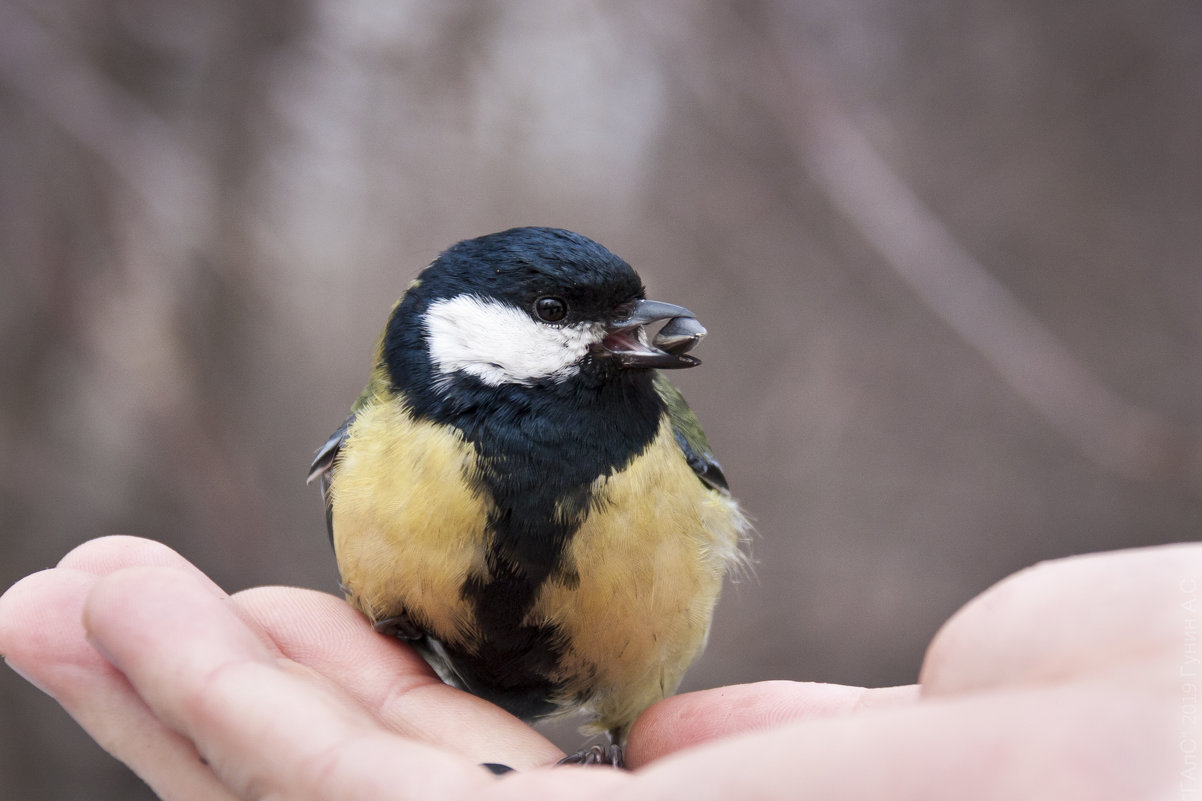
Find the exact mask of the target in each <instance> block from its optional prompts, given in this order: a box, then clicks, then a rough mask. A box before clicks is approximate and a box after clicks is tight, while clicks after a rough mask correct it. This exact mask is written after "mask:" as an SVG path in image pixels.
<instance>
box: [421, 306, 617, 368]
mask: <svg viewBox="0 0 1202 801" xmlns="http://www.w3.org/2000/svg"><path fill="white" fill-rule="evenodd" d="M423 324H424V326H425V329H426V342H427V343H428V346H429V349H430V358H431V359H432V360H433V362H434V364H435V366H436V367H438V369H439V371H440V372H442V373H443V375H446V376H448V377H449V376H451V375H452V374H454V373H458V372H463V373H467V374H469V375H473V376H475V377H476V378H478V379H480V380H481V381H483V382H484V383H486V384H489V385H491V386H499V385H501V384H532V383H534V382H535V381H538V380H541V379H547V378H550V379H552V380H555V381H563V380H565V379H567V378H570V377H571V376H573V375H576V373H578V372H579V371H580V361H581V359H583V358H584V356H585V354H586V353H588V349H589V347H590V346H591V345H593V344H594V343H596V342H600V341H601V339H602V337H603V336H604V333H605V332H604V330H603V327H602V326H601V325H600V324H598V323H577V324H576V325H567V326H562V327H556V326H553V325H546V324H543V323H539V322H536V321H535V320H534V319H532V318H531V317H530V315H528V314H527V313H526V312H524V311H522V310H521V309H515V308H514V307H512V306H508V305H506V304H504V303H499V302H497V301H494V300H485V299H483V298H478V297H476V296H474V295H460V296H458V297H454V298H450V299H448V300H439V301H436V302H434V303H432V304H430V308H429V309H427V310H426V316H425V318H424V320H423Z"/></svg>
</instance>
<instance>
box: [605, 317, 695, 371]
mask: <svg viewBox="0 0 1202 801" xmlns="http://www.w3.org/2000/svg"><path fill="white" fill-rule="evenodd" d="M660 320H667V321H668V322H667V324H666V325H665V326H664V327H663V328H661V329H660V331H659V333H658V334H656V335H655V337H654V339H652V340H651V341H650V343H648V341H647V332H646V330H645V329H644V326H646V325H649V324H651V323H656V322H659V321H660ZM705 334H706V330H705V327H704V326H702V325H701V323H699V322H697V317H696V316H695V315H694V314H693V313H692V312H691V311H689V310H688V309H686V308H685V307H683V306H676V305H673V304H671V303H661V302H660V301H658V300H640V301H639V302H638V303H637V304H635V307H634V309H633V310H632V311H631V312H630V314H629V315H628V316H627V317H625V318H623V319H621V320H615V321H614V322H612V323H610V324H609V325H607V326H606V330H605V338H604V339H603V340H601V344H600V347H599V355H601V356H602V357H605V358H610V359H613V360H615V361H616V362H617V363H618V365H619V366H621V367H624V368H630V367H643V368H651V367H655V368H659V369H661V370H672V369H677V368H681V367H696V366H697V365H699V364H701V360H700V359H698V358H696V357H695V356H688V355H686V353H687V351H689V350H692V349H693V346H694V345H696V344H697V343H698V342H700V341H701V338H702V337H703V336H705Z"/></svg>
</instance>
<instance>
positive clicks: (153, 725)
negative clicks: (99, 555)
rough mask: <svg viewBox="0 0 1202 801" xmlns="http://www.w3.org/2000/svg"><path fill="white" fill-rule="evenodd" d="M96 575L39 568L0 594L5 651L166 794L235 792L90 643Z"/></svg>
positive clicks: (199, 796) (93, 733) (188, 795)
mask: <svg viewBox="0 0 1202 801" xmlns="http://www.w3.org/2000/svg"><path fill="white" fill-rule="evenodd" d="M95 583H96V577H95V576H93V575H91V574H89V573H83V572H80V571H77V570H67V569H61V568H59V569H54V570H46V571H43V572H41V573H35V574H34V575H32V576H29V577H27V578H25V579H23V580H22V581H20V582H18V583H17V584H15V585H14V586H13V587H11V588H10V589H9V590H8V592H6V593H5V594H4V595H3V597H0V652H2V653H3V654H4V656H5V660H6V661H7V662H8V664H9V665H10V666H11V667H12V668H14V669H15V670H16V671H17V672H18V673H19V674H21V675H22V676H25V677H26V678H27V679H29V680H30V681H31V682H32V683H33V684H34V685H35V686H37V687H39V688H40V689H41V690H42V691H43V692H45V693H47V694H48V695H50V696H51V697H52V698H54V699H55V700H57V701H58V702H59V703H60V704H62V706H63V708H64V709H65V710H66V711H67V713H68V714H70V715H71V717H72V718H74V719H75V720H76V721H77V722H78V723H79V724H80V726H82V727H83V729H84V730H85V731H87V732H88V734H89V735H91V737H92V738H93V739H95V740H96V742H97V743H98V744H99V745H100V746H101V747H102V748H104V749H105V750H106V751H108V752H109V753H110V754H112V755H113V756H115V757H117V758H118V759H120V760H121V761H123V762H124V763H125V764H126V765H128V766H129V767H130V768H131V769H132V770H133V771H134V772H135V773H137V774H138V775H139V776H141V777H142V779H143V780H144V781H145V782H146V783H147V784H149V785H150V786H151V787H152V788H153V789H154V790H155V792H156V793H157V794H158V795H159V796H160V797H162V798H165V799H172V800H173V801H177V800H181V799H218V800H219V799H223V798H231V796H229V795H228V794H227V793H226V792H225V790H224V789H223V788H222V786H221V784H220V783H219V782H218V781H217V778H216V776H214V775H213V773H212V771H210V770H209V769H208V768H206V767H205V766H204V765H203V764H202V763H201V761H200V757H199V755H198V754H197V752H196V749H195V748H193V747H192V744H191V743H190V742H188V741H187V740H186V739H185V738H183V737H181V736H180V735H179V734H177V733H176V732H174V731H172V730H171V729H169V728H168V727H166V726H165V725H163V724H162V722H160V721H159V720H158V719H157V718H155V716H154V714H153V713H152V712H151V711H150V709H149V708H148V707H147V706H146V705H145V704H144V703H143V702H142V700H141V699H140V698H139V697H138V695H137V693H135V692H134V691H133V688H131V687H130V685H129V683H128V682H127V681H126V680H125V677H124V676H123V675H122V674H121V673H120V672H119V671H117V670H116V669H115V668H114V667H113V666H112V665H111V664H110V663H109V662H108V660H106V659H105V658H104V657H102V656H101V655H100V654H99V653H97V651H96V650H95V649H94V648H93V647H92V646H91V645H90V644H88V642H87V640H86V639H85V635H84V629H83V624H82V623H81V618H82V611H83V605H84V599H85V598H86V597H87V595H88V593H89V592H90V591H91V589H92V587H93V586H94V585H95Z"/></svg>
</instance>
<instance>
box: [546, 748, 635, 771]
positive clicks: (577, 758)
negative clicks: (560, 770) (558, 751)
mask: <svg viewBox="0 0 1202 801" xmlns="http://www.w3.org/2000/svg"><path fill="white" fill-rule="evenodd" d="M555 764H556V765H609V766H610V767H612V768H615V769H619V770H620V769H622V768H625V767H626V757H625V755H624V754H623V753H622V746H620V745H594V746H592V747H591V748H585V749H583V750H580V751H577V752H576V753H574V754H572V755H571V756H566V757H564V758H563V759H561V760H559V761H558V762H556V763H555Z"/></svg>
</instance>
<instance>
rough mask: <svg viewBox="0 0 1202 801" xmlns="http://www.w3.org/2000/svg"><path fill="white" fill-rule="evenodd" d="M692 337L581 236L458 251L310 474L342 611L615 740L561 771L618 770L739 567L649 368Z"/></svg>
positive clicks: (719, 488)
mask: <svg viewBox="0 0 1202 801" xmlns="http://www.w3.org/2000/svg"><path fill="white" fill-rule="evenodd" d="M660 321H666V324H665V325H664V326H663V328H662V330H661V331H660V332H659V333H658V334H657V335H656V336H655V337H654V339H652V338H651V337H650V336H649V335H648V333H647V329H646V326H648V325H650V324H653V323H658V322H660ZM705 333H706V331H705V329H704V328H703V327H702V326H701V324H700V323H698V322H697V320H696V318H695V317H694V315H693V314H692V312H690V311H689V310H688V309H685V308H683V307H680V306H675V305H672V304H669V303H660V302H657V301H651V300H646V298H645V292H644V289H643V285H642V282H641V281H640V279H639V276H638V275H637V274H636V273H635V271H634V270H633V269H632V268H631V266H630V265H629V264H627V263H626V262H625V261H623V260H622V259H620V258H618V257H617V256H615V255H614V254H613V253H611V252H610V251H608V250H607V249H605V248H604V247H602V246H601V245H599V244H597V243H596V242H594V241H592V240H590V239H588V238H586V237H584V236H581V235H579V234H576V233H572V232H570V231H564V230H560V229H554V228H514V229H511V230H508V231H502V232H500V233H496V234H490V235H488V236H482V237H479V238H477V239H469V240H466V241H463V242H460V243H458V244H456V245H454V246H452V247H451V248H449V249H448V250H446V251H445V252H444V253H442V254H441V255H440V256H439V257H438V258H437V259H436V260H435V261H434V262H433V263H432V264H431V265H430V266H428V267H427V268H426V269H425V270H424V271H423V272H422V273H421V274H420V275H419V276H418V278H417V279H416V280H414V281H413V283H412V284H411V285H410V286H409V288H408V290H407V291H406V292H405V294H404V295H403V296H402V297H401V299H400V300H399V301H397V303H396V305H395V306H394V307H393V309H392V312H391V314H390V315H389V318H388V322H387V325H386V326H385V328H384V331H383V333H382V334H381V335H380V338H379V341H378V343H377V345H376V351H375V361H374V364H373V366H372V371H371V378H370V380H369V381H368V384H367V388H366V389H364V390H363V393H362V394H361V395H360V396H359V399H358V400H357V401H356V402H355V403H354V405H353V407H352V409H351V414H350V417H348V418H347V420H346V422H344V423H343V424H342V426H341V427H339V428H338V430H337V431H336V432H334V435H333V436H331V437H330V439H329V441H328V442H326V444H325V445H324V446H323V447H322V448H321V449H320V450H319V451H318V453H317V457H316V459H315V460H314V461H313V464H312V467H311V469H310V473H309V480H310V481H312V480H313V479H315V478H320V479H321V484H322V489H323V492H324V496H325V503H326V523H327V527H328V529H329V533H330V539H331V541H332V543H333V546H334V551H335V554H336V557H337V562H338V568H339V571H340V573H341V580H342V588H343V591H344V592H345V594H346V598H347V600H348V601H349V602H350V603H351V604H353V605H354V606H355V607H357V608H358V609H359V610H361V611H362V612H363V613H364V614H365V615H366V616H367V617H368V618H369V619H370V620H371V621H372V623H373V624H374V626H375V628H376V629H377V630H378V631H380V632H383V633H386V634H389V635H392V636H395V637H398V638H400V639H402V640H405V641H407V642H409V643H411V644H412V645H413V646H414V647H415V648H416V649H417V650H418V652H419V653H421V655H422V656H423V657H424V658H425V659H426V661H427V662H429V663H430V665H431V666H432V667H433V668H434V670H435V671H436V672H437V673H438V675H439V676H440V677H441V678H442V679H443V680H444V681H446V682H447V683H448V684H451V685H454V686H456V687H460V688H462V689H464V690H467V691H468V692H471V693H474V694H475V695H478V696H480V697H482V698H485V699H487V700H489V701H491V702H493V703H495V704H497V705H499V706H501V707H503V708H504V709H506V710H508V711H509V712H511V713H513V714H514V715H516V716H518V717H520V718H522V719H524V720H527V721H532V720H536V719H540V718H545V717H548V716H551V715H554V714H556V713H560V712H568V711H573V710H583V711H585V712H587V713H588V714H589V715H591V717H592V723H591V724H590V725H588V726H586V727H585V728H584V729H583V730H582V731H586V732H592V733H596V732H601V731H604V732H608V734H609V735H610V740H611V746H610V747H608V748H601V747H599V746H594V747H593V748H592V749H588V750H585V751H582V752H581V753H580V754H578V755H576V756H575V757H570V758H569V759H568V760H566V761H574V762H617V761H620V759H621V747H622V745H623V744H624V741H625V739H626V735H627V734H628V733H629V731H630V727H631V724H633V722H634V720H635V718H636V717H638V715H639V714H640V713H641V712H642V711H643V710H644V709H646V708H647V707H648V706H650V705H651V704H652V703H654V702H655V701H657V700H659V699H661V698H664V697H666V696H668V695H671V694H672V693H673V692H675V690H676V688H677V686H678V685H679V684H680V680H681V678H682V676H683V675H684V672H685V670H686V669H687V668H688V666H689V664H690V663H692V661H693V660H694V659H695V658H696V657H697V655H698V654H699V653H700V651H701V649H702V647H703V646H704V645H705V641H706V638H707V635H708V632H709V628H710V619H711V616H712V613H713V609H714V604H715V602H716V601H717V599H718V593H719V590H720V589H721V586H722V581H723V576H724V574H725V573H726V572H727V571H728V570H730V569H731V568H732V567H733V566H735V565H738V564H739V563H740V562H741V561H742V560H743V554H742V547H741V545H742V542H743V540H744V537H745V534H746V532H747V530H748V524H747V520H746V519H745V517H744V515H743V514H742V512H741V511H740V509H739V506H738V504H737V503H736V502H735V500H734V499H733V498H732V497H731V495H730V491H729V489H728V487H727V483H726V479H725V477H724V476H723V474H722V469H721V467H720V466H719V465H718V462H717V461H715V460H714V458H713V456H712V455H711V453H710V446H709V443H708V442H707V441H706V437H705V434H704V433H703V432H702V430H701V427H700V425H699V424H698V422H697V419H696V418H695V417H694V416H693V413H692V412H691V411H690V410H689V408H688V406H687V405H686V404H685V401H684V398H683V397H682V396H681V394H680V392H679V391H678V390H677V389H676V388H675V387H673V386H672V384H670V383H669V382H668V380H667V379H666V378H664V377H663V376H662V375H661V374H660V373H658V372H657V370H662V369H676V368H685V367H692V366H694V365H697V364H699V363H700V362H699V361H698V360H697V359H696V358H694V357H692V356H690V355H689V354H688V353H687V352H686V351H688V350H690V349H691V348H692V347H693V345H695V344H696V342H697V341H698V340H700V339H701V337H702V336H704V335H705Z"/></svg>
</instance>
